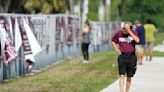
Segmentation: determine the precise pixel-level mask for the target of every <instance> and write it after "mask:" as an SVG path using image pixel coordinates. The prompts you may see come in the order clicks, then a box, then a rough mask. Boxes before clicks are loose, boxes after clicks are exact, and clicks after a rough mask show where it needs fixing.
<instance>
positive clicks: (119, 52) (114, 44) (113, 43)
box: [112, 41, 121, 55]
mask: <svg viewBox="0 0 164 92" xmlns="http://www.w3.org/2000/svg"><path fill="white" fill-rule="evenodd" d="M112 45H113V47H114V49H115V51H116V52H117V53H118V54H119V55H120V54H121V51H120V49H119V48H118V47H117V44H116V43H115V42H114V41H112Z"/></svg>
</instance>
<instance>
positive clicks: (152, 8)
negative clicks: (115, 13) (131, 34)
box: [119, 0, 164, 27]
mask: <svg viewBox="0 0 164 92" xmlns="http://www.w3.org/2000/svg"><path fill="white" fill-rule="evenodd" d="M163 6H164V0H158V1H157V0H140V1H139V0H121V3H120V5H119V14H120V16H121V19H122V20H123V21H126V20H130V21H132V22H134V21H135V20H141V21H142V22H143V23H145V21H146V19H147V18H150V19H152V21H153V23H154V24H155V25H156V26H157V27H164V18H162V16H164V10H163Z"/></svg>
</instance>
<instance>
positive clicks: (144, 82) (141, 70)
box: [100, 44, 164, 92]
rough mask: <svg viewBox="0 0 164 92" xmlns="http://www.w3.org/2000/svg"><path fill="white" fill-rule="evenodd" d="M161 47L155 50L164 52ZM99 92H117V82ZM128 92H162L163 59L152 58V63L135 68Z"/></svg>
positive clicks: (163, 48)
mask: <svg viewBox="0 0 164 92" xmlns="http://www.w3.org/2000/svg"><path fill="white" fill-rule="evenodd" d="M161 45H162V46H161ZM161 45H158V46H157V47H155V50H157V51H164V44H161ZM144 60H145V59H144ZM100 92H119V82H118V80H117V81H116V82H114V83H113V84H111V85H109V86H108V87H107V88H105V89H103V90H102V91H100ZM130 92H164V57H153V60H152V62H149V61H144V62H143V65H138V66H137V72H136V75H135V76H134V78H133V79H132V85H131V88H130Z"/></svg>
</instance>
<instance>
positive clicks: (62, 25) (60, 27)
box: [55, 16, 66, 50]
mask: <svg viewBox="0 0 164 92" xmlns="http://www.w3.org/2000/svg"><path fill="white" fill-rule="evenodd" d="M55 22H56V30H55V44H56V45H55V47H56V50H58V49H59V47H61V46H63V45H64V43H65V31H66V21H65V18H64V17H63V16H57V17H56V19H55Z"/></svg>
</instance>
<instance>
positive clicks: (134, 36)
mask: <svg viewBox="0 0 164 92" xmlns="http://www.w3.org/2000/svg"><path fill="white" fill-rule="evenodd" d="M125 29H126V31H127V32H128V33H129V34H130V36H131V37H132V38H133V39H134V41H135V42H136V43H139V41H140V40H139V38H138V36H136V35H135V34H134V33H133V32H132V31H131V29H130V26H129V25H128V24H127V25H125Z"/></svg>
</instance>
